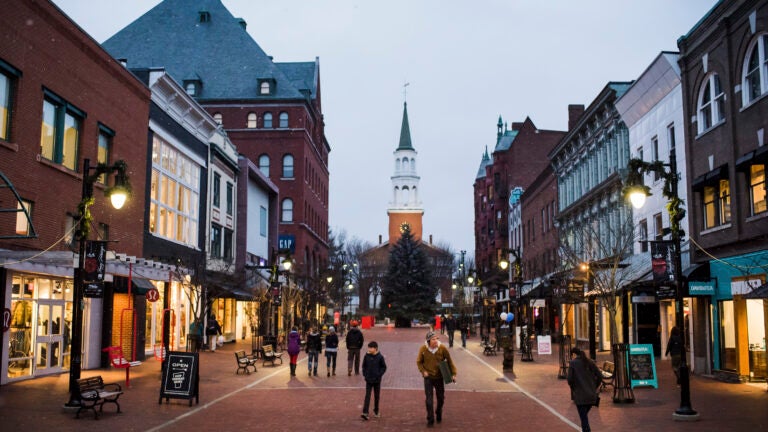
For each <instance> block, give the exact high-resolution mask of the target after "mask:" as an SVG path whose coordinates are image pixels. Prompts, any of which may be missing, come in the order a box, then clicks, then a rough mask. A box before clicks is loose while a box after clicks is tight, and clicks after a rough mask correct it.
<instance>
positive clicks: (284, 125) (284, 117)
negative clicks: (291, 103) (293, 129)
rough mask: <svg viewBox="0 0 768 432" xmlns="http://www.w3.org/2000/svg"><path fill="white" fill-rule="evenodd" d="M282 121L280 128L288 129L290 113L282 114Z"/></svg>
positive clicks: (280, 118) (280, 117) (280, 119)
mask: <svg viewBox="0 0 768 432" xmlns="http://www.w3.org/2000/svg"><path fill="white" fill-rule="evenodd" d="M278 119H279V121H280V128H282V129H286V128H287V127H288V113H287V112H281V113H280V116H279V117H278Z"/></svg>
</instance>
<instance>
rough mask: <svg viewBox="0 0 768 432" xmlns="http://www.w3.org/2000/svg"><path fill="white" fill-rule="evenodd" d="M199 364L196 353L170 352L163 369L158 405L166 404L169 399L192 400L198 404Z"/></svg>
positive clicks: (190, 403)
mask: <svg viewBox="0 0 768 432" xmlns="http://www.w3.org/2000/svg"><path fill="white" fill-rule="evenodd" d="M199 365H200V362H199V357H198V353H196V352H183V351H170V352H168V357H167V358H166V361H165V364H164V368H163V379H162V381H161V387H160V400H158V401H157V403H158V404H162V403H163V398H165V402H168V400H169V399H170V398H174V399H189V406H192V399H195V403H196V404H199V403H200V367H199Z"/></svg>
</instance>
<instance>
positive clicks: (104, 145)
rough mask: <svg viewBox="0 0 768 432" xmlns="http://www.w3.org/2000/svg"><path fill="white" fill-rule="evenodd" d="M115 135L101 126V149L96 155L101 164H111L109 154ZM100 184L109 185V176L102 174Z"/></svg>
mask: <svg viewBox="0 0 768 432" xmlns="http://www.w3.org/2000/svg"><path fill="white" fill-rule="evenodd" d="M114 136H115V133H114V132H113V131H112V130H111V129H109V128H108V127H106V126H103V125H99V148H98V150H97V153H96V159H97V161H98V162H99V163H102V164H107V165H108V164H109V152H110V150H111V149H112V137H114ZM99 183H102V184H107V175H106V174H102V175H101V176H100V177H99Z"/></svg>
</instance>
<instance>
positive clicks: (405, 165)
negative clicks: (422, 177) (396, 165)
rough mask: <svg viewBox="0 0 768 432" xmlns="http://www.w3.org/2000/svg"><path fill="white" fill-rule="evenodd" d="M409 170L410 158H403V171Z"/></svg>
mask: <svg viewBox="0 0 768 432" xmlns="http://www.w3.org/2000/svg"><path fill="white" fill-rule="evenodd" d="M407 171H408V158H403V172H407Z"/></svg>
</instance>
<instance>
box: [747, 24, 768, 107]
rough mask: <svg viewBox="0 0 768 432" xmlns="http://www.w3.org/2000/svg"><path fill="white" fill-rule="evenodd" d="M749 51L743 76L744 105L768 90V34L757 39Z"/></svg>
mask: <svg viewBox="0 0 768 432" xmlns="http://www.w3.org/2000/svg"><path fill="white" fill-rule="evenodd" d="M747 52H748V54H747V56H746V57H744V67H743V69H742V70H743V72H742V77H741V88H742V89H743V91H742V94H743V98H744V100H743V102H744V106H747V105H749V104H751V103H752V102H754V101H755V100H756V99H757V98H759V97H760V96H762V95H763V94H765V93H766V92H768V34H762V35H760V36H759V37H758V38H757V39H755V41H754V42H752V46H751V47H750V48H749V50H748V51H747Z"/></svg>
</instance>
